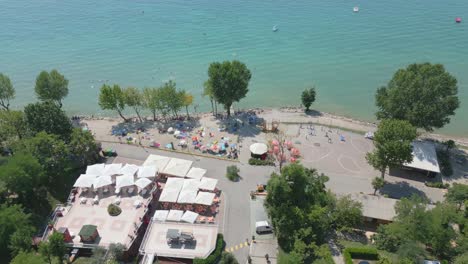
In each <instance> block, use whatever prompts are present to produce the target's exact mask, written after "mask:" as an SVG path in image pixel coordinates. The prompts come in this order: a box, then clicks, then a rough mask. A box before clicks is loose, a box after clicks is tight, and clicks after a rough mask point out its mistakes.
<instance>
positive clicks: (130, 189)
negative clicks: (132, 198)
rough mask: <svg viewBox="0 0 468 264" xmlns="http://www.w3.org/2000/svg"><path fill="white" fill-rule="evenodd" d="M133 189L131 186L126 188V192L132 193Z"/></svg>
mask: <svg viewBox="0 0 468 264" xmlns="http://www.w3.org/2000/svg"><path fill="white" fill-rule="evenodd" d="M134 190H135V189H134V188H133V187H130V188H128V190H127V192H128V194H132V193H133V191H134Z"/></svg>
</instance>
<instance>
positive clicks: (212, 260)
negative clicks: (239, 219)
mask: <svg viewBox="0 0 468 264" xmlns="http://www.w3.org/2000/svg"><path fill="white" fill-rule="evenodd" d="M223 249H224V237H223V235H222V234H218V238H217V240H216V248H215V250H214V251H213V252H212V253H211V254H210V255H209V256H208V257H207V258H206V259H202V258H195V259H194V260H193V264H216V263H218V261H219V260H220V258H221V254H222V253H223Z"/></svg>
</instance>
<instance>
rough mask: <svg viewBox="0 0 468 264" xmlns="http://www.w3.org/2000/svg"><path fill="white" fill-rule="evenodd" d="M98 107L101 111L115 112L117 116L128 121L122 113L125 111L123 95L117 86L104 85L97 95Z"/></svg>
mask: <svg viewBox="0 0 468 264" xmlns="http://www.w3.org/2000/svg"><path fill="white" fill-rule="evenodd" d="M99 106H100V107H101V109H103V110H114V111H117V113H118V114H119V116H120V117H121V118H122V119H123V120H124V121H125V122H127V121H128V119H127V118H125V116H123V114H122V112H123V111H124V110H125V95H124V92H123V90H122V88H120V86H119V85H117V84H114V85H113V86H110V85H107V84H104V85H102V87H101V91H100V93H99Z"/></svg>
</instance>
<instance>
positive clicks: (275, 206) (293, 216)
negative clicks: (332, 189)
mask: <svg viewBox="0 0 468 264" xmlns="http://www.w3.org/2000/svg"><path fill="white" fill-rule="evenodd" d="M327 180H328V178H327V177H326V176H324V175H323V174H322V175H319V174H318V173H317V171H316V170H311V169H307V168H305V167H303V166H302V165H300V164H291V165H288V166H285V167H283V169H282V170H281V175H277V174H272V176H271V178H270V180H269V181H268V184H267V193H268V195H267V197H266V201H265V204H266V207H267V210H268V213H269V215H270V217H271V220H272V224H273V226H274V228H275V233H276V235H277V237H278V243H279V245H280V246H281V248H282V249H284V250H285V251H286V252H290V251H292V250H293V248H294V247H295V240H297V239H299V240H301V241H302V242H303V243H304V245H307V246H309V245H311V244H312V243H316V244H321V243H323V242H324V240H325V237H326V235H327V234H328V232H329V231H330V225H331V224H332V219H331V213H330V212H329V203H330V200H331V197H330V194H329V193H327V191H326V190H325V182H326V181H327ZM298 245H300V244H298Z"/></svg>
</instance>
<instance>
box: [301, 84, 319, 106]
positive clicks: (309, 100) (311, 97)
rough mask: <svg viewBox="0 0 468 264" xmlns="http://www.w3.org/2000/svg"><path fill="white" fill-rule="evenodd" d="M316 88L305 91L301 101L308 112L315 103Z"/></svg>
mask: <svg viewBox="0 0 468 264" xmlns="http://www.w3.org/2000/svg"><path fill="white" fill-rule="evenodd" d="M315 95H316V93H315V87H312V88H309V89H305V90H304V91H303V92H302V95H301V100H302V104H303V105H304V106H305V108H306V111H309V108H310V106H311V105H312V104H313V103H314V102H315Z"/></svg>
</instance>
